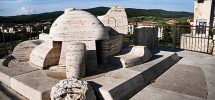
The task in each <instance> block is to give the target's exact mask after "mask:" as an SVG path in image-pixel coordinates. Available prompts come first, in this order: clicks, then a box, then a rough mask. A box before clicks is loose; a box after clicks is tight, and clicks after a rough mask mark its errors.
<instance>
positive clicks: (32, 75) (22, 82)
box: [10, 70, 59, 100]
mask: <svg viewBox="0 0 215 100" xmlns="http://www.w3.org/2000/svg"><path fill="white" fill-rule="evenodd" d="M10 82H11V88H12V89H13V90H15V91H16V92H18V93H20V94H22V95H23V96H25V97H26V98H28V99H30V100H49V99H50V91H51V88H52V86H54V85H55V84H57V83H58V82H59V80H57V79H53V78H51V77H48V76H47V75H46V73H45V72H44V71H42V70H38V71H33V72H29V73H26V74H21V75H18V76H14V77H12V78H10Z"/></svg>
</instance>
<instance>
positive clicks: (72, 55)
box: [66, 42, 86, 78]
mask: <svg viewBox="0 0 215 100" xmlns="http://www.w3.org/2000/svg"><path fill="white" fill-rule="evenodd" d="M66 50H67V51H66V76H67V78H69V77H76V78H83V77H84V76H85V74H86V61H85V60H86V54H85V53H86V45H85V44H84V43H80V42H75V43H71V44H70V45H68V46H67V49H66Z"/></svg>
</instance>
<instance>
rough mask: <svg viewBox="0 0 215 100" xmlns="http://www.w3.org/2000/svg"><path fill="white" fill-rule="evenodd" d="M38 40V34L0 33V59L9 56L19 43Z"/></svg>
mask: <svg viewBox="0 0 215 100" xmlns="http://www.w3.org/2000/svg"><path fill="white" fill-rule="evenodd" d="M38 38H39V33H38V32H34V33H0V58H1V57H4V56H6V55H8V54H11V53H12V51H13V49H14V48H15V47H16V45H18V44H19V43H21V42H23V41H26V40H34V39H38Z"/></svg>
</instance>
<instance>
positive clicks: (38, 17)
mask: <svg viewBox="0 0 215 100" xmlns="http://www.w3.org/2000/svg"><path fill="white" fill-rule="evenodd" d="M109 9H110V8H108V7H96V8H90V9H83V10H85V11H88V12H90V13H92V14H94V15H95V16H99V15H104V14H106V13H107V11H108V10H109ZM126 13H127V15H128V18H133V17H139V16H145V17H148V16H153V17H156V18H181V17H192V16H193V13H189V12H175V11H165V10H161V9H134V8H126ZM61 14H63V11H56V12H48V13H41V14H32V15H19V16H8V17H4V16H0V23H26V22H46V21H51V22H53V21H54V20H55V19H56V18H57V17H58V16H60V15H61Z"/></svg>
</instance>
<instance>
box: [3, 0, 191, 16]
mask: <svg viewBox="0 0 215 100" xmlns="http://www.w3.org/2000/svg"><path fill="white" fill-rule="evenodd" d="M193 4H194V0H0V16H14V15H23V14H25V15H28V14H36V13H43V12H53V11H63V10H64V9H65V8H71V7H72V8H76V9H85V8H93V7H98V6H105V7H111V6H117V5H120V6H124V7H125V8H141V9H164V10H169V11H187V12H193Z"/></svg>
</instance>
